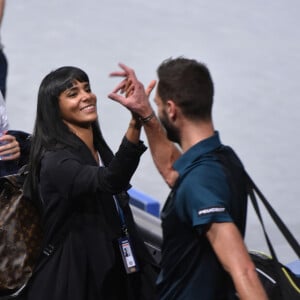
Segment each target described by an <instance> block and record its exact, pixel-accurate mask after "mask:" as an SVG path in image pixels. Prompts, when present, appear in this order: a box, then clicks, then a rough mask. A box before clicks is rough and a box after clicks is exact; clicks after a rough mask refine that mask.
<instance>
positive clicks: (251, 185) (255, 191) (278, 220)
mask: <svg viewBox="0 0 300 300" xmlns="http://www.w3.org/2000/svg"><path fill="white" fill-rule="evenodd" d="M246 176H247V178H248V184H249V189H248V194H249V196H250V199H251V202H252V205H253V207H254V209H255V212H256V214H257V216H258V219H259V221H260V223H261V226H262V228H263V231H264V235H265V238H266V241H267V244H268V247H269V249H270V251H271V254H272V256H273V257H274V258H275V259H277V258H276V255H275V251H274V249H273V246H272V243H271V241H270V239H269V237H268V234H267V231H266V229H265V226H264V222H263V219H262V216H261V213H260V209H259V206H258V203H257V198H256V196H255V195H257V196H258V198H259V199H260V200H261V202H262V203H263V205H264V206H265V208H266V210H267V211H268V213H269V215H270V216H271V218H272V219H273V221H274V223H275V224H276V225H277V227H278V229H279V230H280V232H281V233H282V235H283V236H284V237H285V239H286V240H287V242H288V243H289V245H290V246H291V248H292V249H293V250H294V252H295V253H296V254H297V256H298V258H300V246H299V243H298V242H297V240H296V239H295V237H294V236H293V235H292V233H291V232H290V230H289V229H288V228H287V226H286V225H285V224H284V222H283V221H282V220H281V218H280V217H279V216H278V214H277V213H276V211H275V210H274V208H273V207H272V206H271V204H270V203H269V202H268V201H267V199H266V197H265V196H264V195H263V194H262V192H261V191H260V190H259V188H258V187H257V186H256V185H255V183H254V182H253V180H252V179H251V177H250V176H249V175H248V174H247V173H246Z"/></svg>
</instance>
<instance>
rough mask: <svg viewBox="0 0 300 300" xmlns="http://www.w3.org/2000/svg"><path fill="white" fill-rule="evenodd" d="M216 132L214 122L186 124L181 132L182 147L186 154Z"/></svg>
mask: <svg viewBox="0 0 300 300" xmlns="http://www.w3.org/2000/svg"><path fill="white" fill-rule="evenodd" d="M214 132H215V130H214V127H213V124H212V122H201V123H191V122H190V123H186V124H184V126H182V128H181V130H180V137H181V138H180V146H181V148H182V151H183V152H186V151H187V150H188V149H190V148H191V147H192V146H194V145H195V144H197V143H199V142H201V141H203V140H205V139H207V138H209V137H211V136H212V135H213V134H214Z"/></svg>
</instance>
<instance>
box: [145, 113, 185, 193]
mask: <svg viewBox="0 0 300 300" xmlns="http://www.w3.org/2000/svg"><path fill="white" fill-rule="evenodd" d="M144 130H145V133H146V136H147V139H148V143H149V148H150V151H151V154H152V159H153V161H154V163H155V165H156V168H157V169H158V171H159V173H160V174H161V175H162V177H163V178H164V180H165V181H166V182H167V184H168V185H169V186H170V187H173V185H174V183H175V181H176V179H177V177H178V173H177V171H175V170H174V169H173V163H174V162H175V160H177V159H178V157H179V156H180V155H181V152H180V151H179V149H178V148H177V147H176V146H175V145H174V144H173V143H172V142H171V141H170V140H168V138H167V136H166V133H165V130H164V129H163V127H162V125H161V124H160V122H159V120H158V119H157V117H156V116H154V117H153V118H152V119H151V120H150V121H148V122H146V123H144Z"/></svg>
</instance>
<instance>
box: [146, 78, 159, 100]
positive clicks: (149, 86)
mask: <svg viewBox="0 0 300 300" xmlns="http://www.w3.org/2000/svg"><path fill="white" fill-rule="evenodd" d="M155 85H156V80H152V81H151V82H150V83H149V85H148V86H147V88H146V90H145V93H146V95H147V97H149V96H150V94H151V92H152V90H153V89H154V87H155Z"/></svg>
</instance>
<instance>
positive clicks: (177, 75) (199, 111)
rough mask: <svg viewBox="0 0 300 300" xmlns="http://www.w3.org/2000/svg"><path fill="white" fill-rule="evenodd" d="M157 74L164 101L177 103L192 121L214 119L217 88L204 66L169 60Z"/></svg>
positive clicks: (181, 58)
mask: <svg viewBox="0 0 300 300" xmlns="http://www.w3.org/2000/svg"><path fill="white" fill-rule="evenodd" d="M157 75H158V79H159V81H158V87H157V92H158V95H159V96H160V98H161V99H162V101H163V102H165V101H167V100H173V101H174V102H175V103H176V104H177V105H178V106H179V107H180V108H181V110H182V113H183V114H184V116H185V117H187V118H189V119H193V120H210V119H211V111H212V105H213V95H214V86H213V81H212V78H211V76H210V72H209V70H208V68H207V67H206V66H205V65H204V64H203V63H200V62H198V61H196V60H194V59H187V58H184V57H178V58H175V59H173V58H169V59H166V60H164V61H163V62H162V63H161V64H160V66H159V67H158V69H157Z"/></svg>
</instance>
